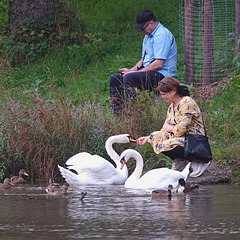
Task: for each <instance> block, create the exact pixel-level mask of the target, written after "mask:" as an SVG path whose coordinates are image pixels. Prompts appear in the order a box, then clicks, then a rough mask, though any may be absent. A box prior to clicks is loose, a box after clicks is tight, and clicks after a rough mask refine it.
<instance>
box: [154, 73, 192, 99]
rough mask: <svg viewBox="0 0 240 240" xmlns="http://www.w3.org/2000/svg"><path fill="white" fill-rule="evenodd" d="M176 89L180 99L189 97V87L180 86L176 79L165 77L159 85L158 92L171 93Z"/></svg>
mask: <svg viewBox="0 0 240 240" xmlns="http://www.w3.org/2000/svg"><path fill="white" fill-rule="evenodd" d="M174 89H176V90H177V93H178V95H179V96H180V97H183V96H189V90H188V87H187V86H184V85H180V82H179V81H178V80H177V79H176V78H174V77H165V78H163V79H162V80H161V81H160V83H159V85H158V86H157V90H158V91H159V92H165V93H168V92H171V91H172V90H174Z"/></svg>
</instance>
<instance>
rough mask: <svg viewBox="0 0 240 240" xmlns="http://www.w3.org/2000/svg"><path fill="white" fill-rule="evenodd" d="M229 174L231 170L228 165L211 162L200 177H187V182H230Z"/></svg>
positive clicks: (202, 183) (205, 183) (206, 183)
mask: <svg viewBox="0 0 240 240" xmlns="http://www.w3.org/2000/svg"><path fill="white" fill-rule="evenodd" d="M231 175H232V171H231V168H230V166H228V165H225V164H218V163H216V162H211V164H210V166H208V168H207V169H206V170H205V172H204V173H203V174H202V175H201V176H200V177H197V178H192V177H188V178H187V183H189V184H201V185H208V184H220V183H230V180H231Z"/></svg>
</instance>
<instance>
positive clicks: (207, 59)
mask: <svg viewBox="0 0 240 240" xmlns="http://www.w3.org/2000/svg"><path fill="white" fill-rule="evenodd" d="M202 4H203V5H202V49H203V50H202V51H203V74H202V75H203V76H202V84H203V85H205V84H209V83H210V82H211V80H213V79H214V73H215V64H214V62H215V57H214V52H215V46H214V26H213V21H214V19H213V17H214V15H213V14H214V12H213V0H203V3H202Z"/></svg>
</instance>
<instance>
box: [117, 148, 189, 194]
mask: <svg viewBox="0 0 240 240" xmlns="http://www.w3.org/2000/svg"><path fill="white" fill-rule="evenodd" d="M120 158H121V160H120V161H121V163H122V166H124V165H125V163H126V162H127V161H128V160H129V159H130V158H134V159H135V160H136V168H135V170H134V171H133V173H132V174H131V176H129V177H128V179H127V180H126V182H125V185H124V186H125V188H136V189H139V188H141V189H158V190H167V189H168V186H169V184H171V185H172V186H173V189H174V190H176V188H177V186H178V180H179V179H180V178H183V179H184V180H186V179H187V177H188V174H189V172H190V169H189V168H190V163H188V164H187V166H186V167H185V168H184V169H183V171H182V172H179V171H176V170H172V169H169V168H157V169H153V170H150V171H148V172H147V173H146V174H144V175H143V176H142V177H140V176H141V174H142V170H143V159H142V156H141V155H140V154H139V153H138V152H137V151H135V150H133V149H127V150H125V151H124V152H122V154H121V156H120Z"/></svg>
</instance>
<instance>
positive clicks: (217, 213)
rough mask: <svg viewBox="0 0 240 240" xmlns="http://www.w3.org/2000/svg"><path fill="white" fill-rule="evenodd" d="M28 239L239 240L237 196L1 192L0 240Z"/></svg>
mask: <svg viewBox="0 0 240 240" xmlns="http://www.w3.org/2000/svg"><path fill="white" fill-rule="evenodd" d="M81 191H87V195H86V196H85V198H84V199H83V200H81ZM30 238H31V239H36V240H41V239H47V240H55V239H56V240H65V239H66V240H70V239H117V240H118V239H127V240H129V239H134V240H138V239H154V240H155V239H164V240H188V239H194V240H197V239H211V240H215V239H216V240H220V239H224V240H228V239H229V240H233V239H240V190H239V189H234V188H233V187H232V186H230V185H210V186H200V188H199V190H198V192H194V193H189V194H186V195H177V196H173V197H172V198H171V199H168V198H167V197H162V198H161V199H152V198H151V195H150V193H148V192H146V191H144V190H130V189H125V188H124V187H123V186H88V187H86V188H83V189H81V190H73V191H70V192H69V194H68V195H67V196H47V195H46V192H45V185H33V184H31V185H29V184H27V185H24V186H17V187H16V186H14V187H12V189H10V190H1V191H0V239H1V240H5V239H9V240H10V239H11V240H15V239H17V240H22V239H24V240H25V239H30Z"/></svg>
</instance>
